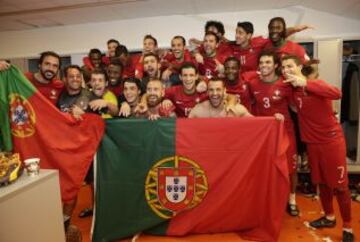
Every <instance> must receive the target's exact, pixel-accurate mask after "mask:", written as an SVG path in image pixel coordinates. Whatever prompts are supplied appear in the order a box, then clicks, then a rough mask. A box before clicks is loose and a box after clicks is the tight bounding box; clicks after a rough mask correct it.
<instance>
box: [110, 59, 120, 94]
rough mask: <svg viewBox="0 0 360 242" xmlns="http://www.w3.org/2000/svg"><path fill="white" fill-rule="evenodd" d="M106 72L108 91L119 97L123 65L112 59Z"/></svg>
mask: <svg viewBox="0 0 360 242" xmlns="http://www.w3.org/2000/svg"><path fill="white" fill-rule="evenodd" d="M106 72H107V74H108V77H109V86H108V89H109V90H110V91H112V92H113V93H114V94H115V96H117V97H118V96H120V95H121V94H122V91H123V83H122V74H123V65H122V63H121V62H120V60H118V59H114V60H112V61H111V62H110V64H109V65H108V66H107V69H106Z"/></svg>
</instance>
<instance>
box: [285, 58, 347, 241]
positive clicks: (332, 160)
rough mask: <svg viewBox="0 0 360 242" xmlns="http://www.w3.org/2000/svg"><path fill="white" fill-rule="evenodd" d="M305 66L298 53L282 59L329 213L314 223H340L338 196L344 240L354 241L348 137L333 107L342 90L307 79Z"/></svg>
mask: <svg viewBox="0 0 360 242" xmlns="http://www.w3.org/2000/svg"><path fill="white" fill-rule="evenodd" d="M302 68H303V66H302V64H301V60H300V59H299V58H298V57H297V56H294V55H293V56H285V57H284V58H283V59H282V71H283V75H284V76H285V78H286V80H285V82H286V83H290V84H291V85H292V86H293V87H294V100H295V104H296V108H297V112H298V119H299V123H300V133H301V139H302V140H303V141H304V142H305V143H306V145H307V152H308V159H309V162H310V167H311V179H312V182H313V183H314V184H319V188H320V200H321V204H322V207H323V209H324V212H325V216H323V217H321V218H319V219H317V220H314V221H312V222H311V223H310V226H312V227H314V228H332V227H335V226H336V220H335V214H334V208H333V198H334V195H335V196H336V199H337V202H338V204H339V209H340V214H341V217H342V220H343V238H342V241H343V242H353V241H354V235H353V233H352V228H351V227H352V226H351V198H350V191H349V187H348V184H349V181H348V172H347V165H346V146H345V139H344V134H343V131H342V128H341V126H340V124H339V121H338V120H337V118H336V117H335V114H334V111H333V106H332V100H338V99H340V98H341V90H339V89H338V88H336V87H334V86H332V85H329V84H328V83H326V82H325V81H323V80H316V79H309V78H306V77H305V76H304V75H303V74H302Z"/></svg>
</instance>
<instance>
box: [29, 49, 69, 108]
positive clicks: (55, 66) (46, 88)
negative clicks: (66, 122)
mask: <svg viewBox="0 0 360 242" xmlns="http://www.w3.org/2000/svg"><path fill="white" fill-rule="evenodd" d="M60 65H61V62H60V56H59V55H58V54H56V53H55V52H52V51H45V52H43V53H41V55H40V60H39V71H38V72H36V73H31V72H27V73H25V76H26V77H27V79H28V80H29V81H30V82H31V83H32V84H33V85H34V86H35V87H36V89H38V90H39V92H40V93H41V94H43V95H44V96H45V97H46V98H47V99H49V101H50V102H51V103H53V104H54V105H55V104H56V103H57V101H58V98H59V96H60V93H61V91H62V90H63V89H64V83H63V82H62V81H61V80H59V79H58V78H57V75H58V73H59V70H60Z"/></svg>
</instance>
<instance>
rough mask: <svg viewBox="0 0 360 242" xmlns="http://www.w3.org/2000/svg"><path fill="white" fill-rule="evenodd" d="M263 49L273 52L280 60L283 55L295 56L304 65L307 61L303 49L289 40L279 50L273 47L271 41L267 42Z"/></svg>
mask: <svg viewBox="0 0 360 242" xmlns="http://www.w3.org/2000/svg"><path fill="white" fill-rule="evenodd" d="M265 48H266V49H271V50H273V51H275V52H276V53H277V54H278V55H279V57H280V58H281V57H283V56H284V55H296V56H297V57H299V58H300V60H301V62H302V63H305V62H306V61H308V60H309V57H308V56H307V54H306V52H305V49H304V47H302V46H301V45H299V44H297V43H295V42H292V41H289V40H287V41H286V43H285V44H284V45H283V46H281V47H279V48H275V47H273V46H272V43H271V41H269V43H267V44H266V46H265Z"/></svg>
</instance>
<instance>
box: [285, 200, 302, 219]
mask: <svg viewBox="0 0 360 242" xmlns="http://www.w3.org/2000/svg"><path fill="white" fill-rule="evenodd" d="M286 211H287V213H288V214H289V215H290V216H293V217H295V216H299V208H298V206H297V205H296V204H295V205H294V204H290V203H288V205H287V208H286Z"/></svg>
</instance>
